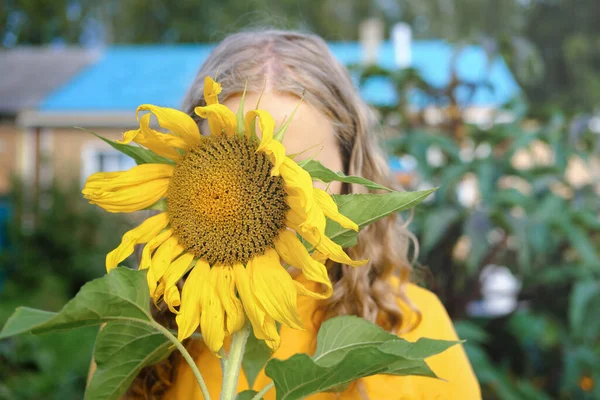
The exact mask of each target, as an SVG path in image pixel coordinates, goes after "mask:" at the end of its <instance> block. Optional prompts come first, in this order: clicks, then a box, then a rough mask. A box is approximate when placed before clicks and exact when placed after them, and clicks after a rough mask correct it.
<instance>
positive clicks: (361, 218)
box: [325, 189, 435, 247]
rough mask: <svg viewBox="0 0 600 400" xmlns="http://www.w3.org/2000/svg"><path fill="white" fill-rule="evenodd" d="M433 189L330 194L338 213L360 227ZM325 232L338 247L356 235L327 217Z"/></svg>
mask: <svg viewBox="0 0 600 400" xmlns="http://www.w3.org/2000/svg"><path fill="white" fill-rule="evenodd" d="M434 191H435V189H430V190H423V191H420V192H392V193H385V194H346V195H335V196H333V197H334V200H335V202H336V203H337V206H338V209H339V211H340V213H342V214H344V215H345V216H347V217H348V218H350V219H351V220H352V221H354V222H355V223H356V224H357V225H358V227H359V228H360V229H362V228H364V227H365V226H367V225H369V224H372V223H373V222H375V221H377V220H380V219H381V218H383V217H386V216H387V215H390V214H392V213H394V212H398V211H403V210H407V209H409V208H412V207H414V206H416V205H417V204H419V203H420V202H422V201H423V200H425V198H427V196H429V195H430V194H431V193H433V192H434ZM325 233H326V234H327V236H329V237H330V238H331V239H332V240H333V241H334V242H336V243H337V244H339V245H340V246H342V247H351V246H354V245H355V244H356V239H357V237H358V233H357V232H355V231H353V230H351V229H347V228H342V227H341V226H340V225H339V224H337V223H336V222H334V221H327V228H326V230H325Z"/></svg>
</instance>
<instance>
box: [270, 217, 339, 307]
mask: <svg viewBox="0 0 600 400" xmlns="http://www.w3.org/2000/svg"><path fill="white" fill-rule="evenodd" d="M275 250H277V253H278V254H279V256H280V257H281V258H282V259H283V261H285V262H286V263H288V264H289V265H291V266H293V267H296V268H300V269H301V270H302V273H303V274H304V276H305V277H306V278H308V279H310V280H311V281H313V282H318V283H321V284H323V285H324V286H325V291H324V293H315V292H312V291H310V290H308V289H305V288H304V286H302V285H300V286H302V288H303V289H304V290H302V294H305V295H308V296H311V297H314V298H317V299H326V298H328V297H331V294H332V293H333V288H332V286H331V281H330V280H329V276H328V275H327V268H325V266H324V265H323V264H321V263H320V262H318V261H317V260H315V259H313V258H312V257H311V256H310V254H308V251H307V250H306V248H305V247H304V245H303V244H302V243H301V242H300V240H298V238H297V237H296V234H295V233H293V232H292V231H289V230H287V229H286V230H283V231H281V232H280V233H279V236H278V237H277V239H276V240H275ZM296 286H298V285H296Z"/></svg>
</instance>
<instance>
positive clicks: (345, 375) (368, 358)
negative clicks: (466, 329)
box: [265, 316, 456, 400]
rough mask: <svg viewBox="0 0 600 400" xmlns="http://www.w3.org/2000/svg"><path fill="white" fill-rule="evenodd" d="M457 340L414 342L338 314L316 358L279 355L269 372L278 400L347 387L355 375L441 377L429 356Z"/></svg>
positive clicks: (324, 330) (320, 338) (320, 339)
mask: <svg viewBox="0 0 600 400" xmlns="http://www.w3.org/2000/svg"><path fill="white" fill-rule="evenodd" d="M455 344H456V342H447V341H440V340H437V341H434V340H429V339H420V340H419V341H417V342H416V343H411V342H408V341H406V340H402V339H399V338H398V336H396V335H393V334H390V333H388V332H385V331H384V330H382V329H381V328H380V327H378V326H377V325H375V324H373V323H370V322H367V321H365V320H363V319H362V318H358V317H352V316H345V317H336V318H333V319H330V320H328V321H325V322H324V323H323V325H322V326H321V329H320V330H319V333H318V335H317V350H316V352H315V354H314V355H313V356H312V357H310V356H308V355H306V354H296V355H294V356H292V357H290V358H289V359H287V360H278V359H273V360H271V361H269V363H268V364H267V367H266V369H265V372H266V374H267V376H269V377H270V378H271V379H273V382H274V383H275V388H276V390H277V399H278V400H284V399H288V400H293V399H303V398H305V397H307V396H310V395H312V394H315V393H319V392H324V391H341V390H343V389H345V388H346V387H347V385H348V384H349V383H350V382H352V381H354V380H355V379H357V378H359V377H366V376H371V375H375V374H390V375H421V376H428V377H435V374H434V373H433V372H432V371H431V369H429V367H428V366H427V364H426V362H425V360H424V359H425V358H427V357H430V356H432V355H434V354H438V353H441V352H442V351H444V350H446V349H447V348H449V347H451V346H453V345H455Z"/></svg>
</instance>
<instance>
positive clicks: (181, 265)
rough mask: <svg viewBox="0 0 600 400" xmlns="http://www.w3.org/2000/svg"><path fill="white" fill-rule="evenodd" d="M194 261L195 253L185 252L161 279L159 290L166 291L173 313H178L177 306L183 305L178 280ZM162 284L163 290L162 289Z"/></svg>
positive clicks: (166, 300)
mask: <svg viewBox="0 0 600 400" xmlns="http://www.w3.org/2000/svg"><path fill="white" fill-rule="evenodd" d="M192 261H194V255H193V254H192V253H185V254H183V255H182V256H181V257H179V258H177V259H176V260H175V261H173V262H172V263H171V265H169V268H167V270H166V271H165V273H164V274H163V276H162V278H161V279H160V280H159V285H158V287H157V292H159V293H160V292H161V291H163V292H164V300H165V303H166V304H167V307H169V310H171V312H172V313H173V314H178V313H179V311H177V310H176V309H175V307H179V306H180V305H181V298H180V295H179V288H178V287H177V282H178V281H179V280H180V279H181V277H182V276H183V275H185V273H186V272H188V271H189V270H190V268H191V267H192V265H193V264H192ZM161 286H162V290H161V289H160V288H161Z"/></svg>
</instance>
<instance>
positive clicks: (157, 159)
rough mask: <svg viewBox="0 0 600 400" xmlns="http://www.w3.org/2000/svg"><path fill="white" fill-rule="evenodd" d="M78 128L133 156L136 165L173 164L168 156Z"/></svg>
mask: <svg viewBox="0 0 600 400" xmlns="http://www.w3.org/2000/svg"><path fill="white" fill-rule="evenodd" d="M79 129H81V130H82V131H85V132H88V133H91V134H92V135H94V136H96V137H97V138H98V139H100V140H102V141H104V142H106V143H108V144H109V145H110V146H111V147H112V148H113V149H115V150H117V151H120V152H121V153H123V154H125V155H126V156H129V157H131V158H133V159H134V160H135V162H136V164H138V165H140V164H172V165H173V164H175V163H174V162H173V161H172V160H169V159H168V158H165V157H161V156H159V155H157V154H155V153H154V152H152V151H150V150H148V149H144V148H143V147H138V146H132V145H129V144H121V143H117V142H113V141H112V140H110V139H107V138H105V137H102V136H100V135H98V134H97V133H95V132H92V131H89V130H87V129H84V128H79Z"/></svg>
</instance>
